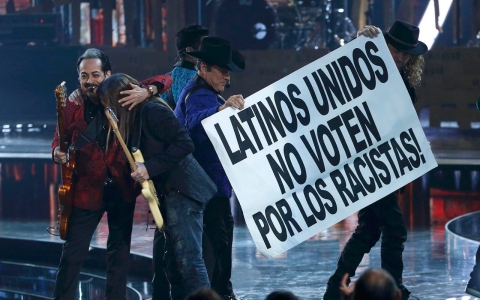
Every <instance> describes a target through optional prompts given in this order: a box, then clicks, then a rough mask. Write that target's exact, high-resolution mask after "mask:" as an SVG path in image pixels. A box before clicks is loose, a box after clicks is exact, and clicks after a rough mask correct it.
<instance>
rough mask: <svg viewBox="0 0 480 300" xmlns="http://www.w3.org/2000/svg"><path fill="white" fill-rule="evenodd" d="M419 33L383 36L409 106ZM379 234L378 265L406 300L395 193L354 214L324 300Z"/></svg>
mask: <svg viewBox="0 0 480 300" xmlns="http://www.w3.org/2000/svg"><path fill="white" fill-rule="evenodd" d="M379 33H380V29H378V28H377V27H375V26H371V25H367V26H365V27H363V28H362V29H360V30H359V31H358V33H357V36H360V35H363V36H366V37H370V38H375V37H376V36H377V35H378V34H379ZM419 33H420V30H419V28H418V27H417V26H414V25H411V24H408V23H405V22H402V21H398V20H397V21H395V22H394V23H393V25H392V26H391V27H390V30H389V31H388V32H385V34H384V37H385V40H386V42H387V46H388V49H389V50H390V53H391V55H392V57H393V60H394V61H395V64H396V66H397V68H398V71H399V72H400V74H401V76H402V79H403V83H404V84H405V87H406V88H407V90H408V93H409V95H410V98H411V100H412V103H415V102H416V100H417V97H416V95H415V87H417V86H419V85H420V80H421V74H422V70H423V66H424V60H423V56H422V55H423V54H425V53H426V52H427V51H428V47H427V45H425V44H424V43H422V42H421V41H419V40H418V36H419ZM380 234H381V235H382V244H381V250H380V251H381V263H382V268H383V269H385V270H387V271H388V272H389V273H390V274H391V275H392V277H393V278H394V280H395V282H396V284H397V286H398V287H399V289H400V290H401V292H402V299H404V300H405V299H408V298H409V295H410V292H409V291H408V290H407V288H406V287H405V286H404V285H403V281H402V273H403V260H402V253H403V249H404V245H403V244H404V243H405V241H406V240H407V228H406V226H405V220H404V218H403V214H402V211H401V210H400V206H399V205H398V202H397V196H396V193H391V194H390V195H387V196H385V197H384V198H382V199H380V200H378V201H377V202H375V203H372V204H370V205H369V206H367V207H365V208H363V209H361V210H360V211H359V212H358V226H357V228H356V229H355V232H354V233H353V234H352V236H351V237H350V239H349V240H348V242H347V244H346V245H345V247H344V248H343V251H342V252H341V253H340V257H339V259H338V263H337V269H336V270H335V273H334V274H333V275H332V276H331V277H330V279H329V280H328V284H327V290H326V291H325V295H324V296H323V299H324V300H338V299H340V291H339V287H340V282H341V280H342V277H343V276H344V274H348V279H347V285H348V283H349V282H350V277H352V276H354V275H355V270H356V269H357V267H358V265H359V264H360V262H361V261H362V258H363V255H364V254H365V253H369V252H370V249H371V248H372V247H373V246H374V245H375V244H376V243H377V241H378V240H379V239H380Z"/></svg>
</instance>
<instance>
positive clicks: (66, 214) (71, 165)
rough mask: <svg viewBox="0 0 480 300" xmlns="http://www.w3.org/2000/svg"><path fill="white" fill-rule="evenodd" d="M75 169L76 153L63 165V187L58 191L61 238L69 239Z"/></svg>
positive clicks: (71, 154) (72, 153) (71, 153)
mask: <svg viewBox="0 0 480 300" xmlns="http://www.w3.org/2000/svg"><path fill="white" fill-rule="evenodd" d="M74 169H75V152H73V151H72V152H70V153H69V159H68V163H66V164H63V165H62V186H61V187H60V188H59V189H58V202H59V204H60V209H59V217H60V218H59V229H60V238H61V239H62V240H66V239H67V232H68V220H69V218H70V214H71V213H72V206H73V187H74V180H73V172H74Z"/></svg>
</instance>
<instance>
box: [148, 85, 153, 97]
mask: <svg viewBox="0 0 480 300" xmlns="http://www.w3.org/2000/svg"><path fill="white" fill-rule="evenodd" d="M147 92H148V98H150V97H152V96H153V87H152V86H151V85H147Z"/></svg>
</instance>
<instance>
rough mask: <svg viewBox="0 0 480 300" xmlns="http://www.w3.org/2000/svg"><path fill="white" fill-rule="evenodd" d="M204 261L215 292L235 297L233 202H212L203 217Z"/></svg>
mask: <svg viewBox="0 0 480 300" xmlns="http://www.w3.org/2000/svg"><path fill="white" fill-rule="evenodd" d="M203 223H204V230H203V241H202V248H203V259H204V261H205V267H206V268H207V272H208V278H209V279H210V284H211V286H212V289H213V290H215V291H216V292H217V293H218V294H220V295H230V294H232V293H233V288H232V282H231V281H230V278H231V277H232V244H233V226H234V221H233V216H232V210H231V207H230V199H229V198H227V197H214V198H212V199H211V200H210V201H209V202H208V204H207V207H206V209H205V212H204V215H203Z"/></svg>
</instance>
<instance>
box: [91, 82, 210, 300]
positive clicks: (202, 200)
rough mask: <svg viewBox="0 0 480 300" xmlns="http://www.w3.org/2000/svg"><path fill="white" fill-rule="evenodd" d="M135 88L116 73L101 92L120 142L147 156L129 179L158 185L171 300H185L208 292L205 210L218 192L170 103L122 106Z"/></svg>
mask: <svg viewBox="0 0 480 300" xmlns="http://www.w3.org/2000/svg"><path fill="white" fill-rule="evenodd" d="M135 85H138V82H137V81H136V80H135V79H133V78H131V77H130V76H128V75H125V74H114V75H112V76H110V77H109V78H107V79H106V80H105V81H104V82H103V83H102V84H101V86H100V87H99V88H98V94H99V96H100V99H101V102H102V104H103V105H104V106H105V107H110V108H111V109H112V110H113V111H114V113H115V114H116V115H117V117H118V119H119V122H118V131H119V132H120V135H121V137H122V139H123V140H124V141H125V143H127V144H130V147H131V149H140V151H141V152H142V154H143V157H144V160H145V162H144V163H141V162H137V163H136V165H137V170H135V171H134V172H133V173H132V174H131V176H132V178H133V179H134V180H135V181H136V182H143V181H145V180H150V179H151V180H152V181H153V183H154V185H155V189H156V191H157V194H158V195H159V198H160V199H159V200H160V208H161V211H162V214H163V216H164V220H165V229H164V233H165V236H166V251H165V263H166V270H167V275H168V280H169V281H170V284H171V297H172V299H173V300H183V299H184V298H185V296H186V295H187V294H189V293H191V292H193V291H195V290H197V289H199V288H210V281H209V279H208V275H207V271H206V269H205V263H204V261H203V257H202V234H203V211H204V209H205V206H206V204H207V202H208V201H209V200H210V198H211V197H212V196H213V195H214V194H215V192H216V191H217V189H216V186H215V184H214V183H213V182H212V181H211V180H210V178H209V177H208V175H207V174H206V173H205V171H204V170H203V169H202V168H201V167H200V165H199V164H198V163H197V161H196V160H195V159H194V158H193V156H192V155H191V153H192V152H193V150H194V145H193V142H192V140H191V139H190V136H189V134H188V132H187V130H185V128H184V127H183V126H182V125H181V124H180V122H179V121H178V120H177V118H176V117H175V115H174V114H173V111H172V110H171V108H170V107H169V106H168V105H167V104H166V103H164V102H163V101H162V100H161V99H160V98H158V97H150V98H149V99H148V101H146V102H142V103H141V104H140V105H138V106H135V107H134V108H133V109H131V110H128V109H126V108H123V107H122V106H121V104H120V103H119V102H118V100H119V99H120V98H122V94H121V92H123V91H127V90H130V89H132V86H135Z"/></svg>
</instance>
